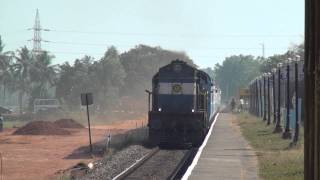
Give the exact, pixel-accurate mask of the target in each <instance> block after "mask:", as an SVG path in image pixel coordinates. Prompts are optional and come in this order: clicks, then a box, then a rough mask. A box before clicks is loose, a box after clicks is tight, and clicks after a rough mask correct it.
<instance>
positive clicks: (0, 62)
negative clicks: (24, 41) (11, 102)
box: [0, 36, 14, 104]
mask: <svg viewBox="0 0 320 180" xmlns="http://www.w3.org/2000/svg"><path fill="white" fill-rule="evenodd" d="M3 49H4V44H3V41H2V40H1V36H0V83H1V86H2V87H3V101H4V102H3V103H4V104H5V103H6V90H7V88H8V86H10V85H12V83H11V82H12V74H11V64H12V57H13V56H14V53H13V52H11V51H7V52H3Z"/></svg>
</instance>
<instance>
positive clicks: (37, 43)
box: [28, 9, 50, 55]
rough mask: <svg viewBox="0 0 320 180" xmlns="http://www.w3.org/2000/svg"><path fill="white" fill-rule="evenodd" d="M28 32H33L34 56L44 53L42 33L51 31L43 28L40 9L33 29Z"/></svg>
mask: <svg viewBox="0 0 320 180" xmlns="http://www.w3.org/2000/svg"><path fill="white" fill-rule="evenodd" d="M28 30H33V39H31V40H32V42H33V49H32V52H33V54H34V55H38V54H40V53H41V52H42V50H41V41H44V40H43V39H41V31H50V30H49V29H43V28H41V25H40V17H39V10H38V9H37V12H36V17H35V21H34V25H33V28H29V29H28ZM45 42H47V41H45Z"/></svg>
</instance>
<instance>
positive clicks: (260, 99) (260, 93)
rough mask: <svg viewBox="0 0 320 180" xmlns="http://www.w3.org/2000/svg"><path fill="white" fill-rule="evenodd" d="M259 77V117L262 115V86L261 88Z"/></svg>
mask: <svg viewBox="0 0 320 180" xmlns="http://www.w3.org/2000/svg"><path fill="white" fill-rule="evenodd" d="M261 86H262V85H261V79H259V91H260V92H259V96H260V98H259V102H260V117H262V116H263V112H262V88H261Z"/></svg>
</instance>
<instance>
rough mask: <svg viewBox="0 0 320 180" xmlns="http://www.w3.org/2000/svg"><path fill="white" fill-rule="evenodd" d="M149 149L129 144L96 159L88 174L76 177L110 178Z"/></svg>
mask: <svg viewBox="0 0 320 180" xmlns="http://www.w3.org/2000/svg"><path fill="white" fill-rule="evenodd" d="M150 151H151V149H147V148H145V147H143V146H140V145H132V146H129V147H128V148H125V149H123V150H120V151H118V152H116V153H115V154H113V155H111V156H109V155H108V156H106V157H104V158H103V159H101V160H99V161H96V162H95V163H94V168H93V169H92V170H89V172H88V174H86V175H85V176H83V177H80V178H77V179H79V180H85V179H95V180H96V179H97V180H100V179H101V180H105V179H112V178H113V177H115V176H117V175H118V174H120V173H121V172H122V171H124V170H125V169H127V168H128V167H129V166H131V165H132V164H134V163H135V162H136V161H137V160H139V159H140V158H142V157H143V156H144V155H146V154H147V153H149V152H150Z"/></svg>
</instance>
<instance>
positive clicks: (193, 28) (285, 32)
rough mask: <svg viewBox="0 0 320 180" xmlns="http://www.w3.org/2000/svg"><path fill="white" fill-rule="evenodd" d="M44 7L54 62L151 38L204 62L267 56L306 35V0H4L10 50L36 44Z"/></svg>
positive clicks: (0, 15)
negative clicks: (37, 24)
mask: <svg viewBox="0 0 320 180" xmlns="http://www.w3.org/2000/svg"><path fill="white" fill-rule="evenodd" d="M36 9H39V14H40V22H41V27H42V28H44V29H49V30H50V31H43V32H41V37H42V39H43V40H46V41H49V42H42V44H41V45H42V49H44V50H47V51H49V52H50V53H52V54H54V55H55V59H54V60H53V63H54V64H58V63H63V62H65V61H69V62H73V61H74V60H75V59H76V58H81V57H83V56H84V55H90V56H93V57H94V58H95V59H96V60H98V59H100V58H101V57H102V56H103V54H104V52H105V51H106V50H107V48H108V47H110V46H111V45H114V46H116V48H117V49H118V50H119V51H120V52H125V51H128V50H130V49H131V48H134V46H136V45H138V44H146V45H150V46H160V47H162V48H163V49H169V50H174V51H183V52H186V53H187V54H188V55H189V56H190V57H191V59H193V60H194V62H195V63H196V64H197V65H199V66H200V67H202V68H204V67H214V65H215V64H216V63H221V62H222V61H223V60H224V59H225V57H228V56H231V55H239V54H244V55H249V54H250V55H254V56H262V44H264V45H265V56H266V57H267V56H271V55H273V54H281V53H284V52H286V50H287V49H288V48H290V47H292V46H293V44H298V43H302V42H303V39H304V0H280V1H279V0H219V1H218V0H116V1H114V0H113V1H110V0H51V1H49V0H28V1H26V0H1V2H0V35H1V37H2V40H3V41H4V43H5V45H6V46H5V51H9V50H16V49H18V48H20V47H22V46H24V45H26V46H27V47H28V48H30V49H32V42H31V41H28V40H30V39H32V38H33V32H32V31H31V30H28V28H31V27H33V24H34V19H35V14H36Z"/></svg>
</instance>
